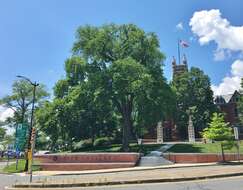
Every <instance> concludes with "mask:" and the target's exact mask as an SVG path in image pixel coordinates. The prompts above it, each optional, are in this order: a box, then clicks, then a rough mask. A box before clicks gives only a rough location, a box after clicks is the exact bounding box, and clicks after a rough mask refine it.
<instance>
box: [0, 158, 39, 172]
mask: <svg viewBox="0 0 243 190" xmlns="http://www.w3.org/2000/svg"><path fill="white" fill-rule="evenodd" d="M35 164H37V163H35ZM24 166H25V160H24V159H20V160H19V161H18V169H17V170H16V162H15V163H12V164H9V165H8V166H6V167H5V168H3V170H2V171H3V172H4V173H20V172H23V171H24ZM37 170H40V167H39V166H37V165H33V171H37Z"/></svg>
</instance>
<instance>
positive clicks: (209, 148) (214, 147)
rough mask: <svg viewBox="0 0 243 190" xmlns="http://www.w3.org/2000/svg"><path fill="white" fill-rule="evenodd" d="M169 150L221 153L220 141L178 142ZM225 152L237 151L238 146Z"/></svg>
mask: <svg viewBox="0 0 243 190" xmlns="http://www.w3.org/2000/svg"><path fill="white" fill-rule="evenodd" d="M167 152H171V153H221V147H220V144H219V143H207V144H199V143H195V144H176V145H174V146H173V147H171V148H170V149H169V150H168V151H167ZM225 153H237V149H236V147H233V148H232V149H230V150H225ZM240 153H243V142H241V143H240Z"/></svg>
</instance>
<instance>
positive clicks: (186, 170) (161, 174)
mask: <svg viewBox="0 0 243 190" xmlns="http://www.w3.org/2000/svg"><path fill="white" fill-rule="evenodd" d="M239 175H243V165H216V164H214V165H204V167H202V166H195V165H194V166H190V167H180V168H178V167H177V168H175V167H174V168H172V167H170V168H157V169H155V168H154V169H150V170H142V169H141V170H137V171H123V172H109V173H93V174H92V175H85V174H83V175H71V176H68V175H67V176H65V177H63V178H61V177H60V176H59V178H58V177H57V178H52V179H50V178H49V179H46V180H45V181H39V182H37V183H32V184H17V185H16V186H15V187H18V188H30V187H31V188H43V187H45V188H51V187H52V188H54V187H56V188H58V187H59V188H61V187H66V188H67V187H83V186H99V185H115V184H137V183H155V182H173V181H186V180H196V179H207V178H217V177H227V176H239Z"/></svg>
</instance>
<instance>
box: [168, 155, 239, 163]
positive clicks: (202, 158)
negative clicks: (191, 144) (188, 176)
mask: <svg viewBox="0 0 243 190" xmlns="http://www.w3.org/2000/svg"><path fill="white" fill-rule="evenodd" d="M164 156H165V158H166V159H168V160H170V161H172V162H175V163H207V162H219V161H222V156H221V154H200V153H166V154H164ZM240 159H243V154H241V155H240ZM225 160H226V161H234V160H238V156H237V154H225Z"/></svg>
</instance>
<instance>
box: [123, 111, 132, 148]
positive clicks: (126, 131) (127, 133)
mask: <svg viewBox="0 0 243 190" xmlns="http://www.w3.org/2000/svg"><path fill="white" fill-rule="evenodd" d="M123 120H124V121H123V122H124V125H123V135H122V150H123V151H124V152H129V150H130V149H129V140H130V137H131V127H132V126H131V125H132V122H131V114H130V113H124V115H123Z"/></svg>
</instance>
